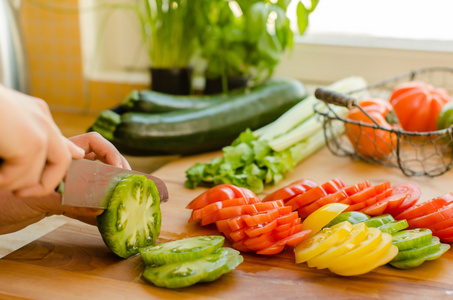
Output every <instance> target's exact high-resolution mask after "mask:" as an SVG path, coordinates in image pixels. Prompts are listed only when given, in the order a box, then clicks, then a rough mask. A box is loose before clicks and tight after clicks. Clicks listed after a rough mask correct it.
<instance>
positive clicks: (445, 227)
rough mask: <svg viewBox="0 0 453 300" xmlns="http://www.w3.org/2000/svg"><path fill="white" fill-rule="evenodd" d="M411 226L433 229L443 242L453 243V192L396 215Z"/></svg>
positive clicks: (434, 233)
mask: <svg viewBox="0 0 453 300" xmlns="http://www.w3.org/2000/svg"><path fill="white" fill-rule="evenodd" d="M395 219H396V220H402V219H406V220H407V223H408V224H409V227H410V228H428V229H431V231H432V232H433V235H434V236H437V237H438V238H439V239H440V240H441V242H443V243H453V193H448V194H445V195H443V196H440V197H437V198H434V199H431V200H428V201H425V202H422V203H419V204H416V205H414V206H411V207H409V208H408V209H406V210H404V211H402V212H401V213H400V214H398V215H396V216H395Z"/></svg>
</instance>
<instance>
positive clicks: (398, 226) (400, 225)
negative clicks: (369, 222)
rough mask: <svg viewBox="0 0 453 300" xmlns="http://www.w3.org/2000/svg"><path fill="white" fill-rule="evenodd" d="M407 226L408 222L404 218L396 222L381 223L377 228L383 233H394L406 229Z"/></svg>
mask: <svg viewBox="0 0 453 300" xmlns="http://www.w3.org/2000/svg"><path fill="white" fill-rule="evenodd" d="M407 227H409V224H408V223H407V220H406V219H404V220H399V221H396V222H390V223H387V224H384V225H381V226H379V227H378V229H379V230H380V231H382V232H385V233H390V234H395V233H397V232H398V231H401V230H403V229H406V228H407Z"/></svg>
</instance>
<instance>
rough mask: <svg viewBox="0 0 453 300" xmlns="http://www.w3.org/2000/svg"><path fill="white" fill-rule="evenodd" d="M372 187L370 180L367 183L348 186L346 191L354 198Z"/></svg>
mask: <svg viewBox="0 0 453 300" xmlns="http://www.w3.org/2000/svg"><path fill="white" fill-rule="evenodd" d="M370 186H371V183H370V182H369V181H368V180H365V181H362V182H359V183H357V184H354V185H351V186H348V187H346V188H345V189H344V190H345V192H346V193H347V194H348V196H352V195H354V194H357V193H358V192H360V191H363V190H364V189H366V188H368V187H370Z"/></svg>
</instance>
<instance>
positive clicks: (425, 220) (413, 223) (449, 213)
mask: <svg viewBox="0 0 453 300" xmlns="http://www.w3.org/2000/svg"><path fill="white" fill-rule="evenodd" d="M452 217H453V203H450V204H447V205H446V206H444V207H442V208H440V209H439V210H437V211H434V212H432V213H430V214H427V215H424V216H421V217H417V218H413V219H408V220H407V223H409V226H410V227H411V228H430V227H431V225H433V224H436V223H439V222H442V221H444V220H447V219H450V218H452Z"/></svg>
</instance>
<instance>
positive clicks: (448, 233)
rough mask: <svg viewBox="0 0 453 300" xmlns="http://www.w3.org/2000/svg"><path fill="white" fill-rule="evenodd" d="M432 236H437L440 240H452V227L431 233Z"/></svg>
mask: <svg viewBox="0 0 453 300" xmlns="http://www.w3.org/2000/svg"><path fill="white" fill-rule="evenodd" d="M433 235H435V236H437V237H438V238H440V239H441V240H443V239H449V238H453V227H448V228H444V229H441V230H435V231H433Z"/></svg>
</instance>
